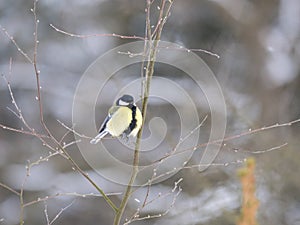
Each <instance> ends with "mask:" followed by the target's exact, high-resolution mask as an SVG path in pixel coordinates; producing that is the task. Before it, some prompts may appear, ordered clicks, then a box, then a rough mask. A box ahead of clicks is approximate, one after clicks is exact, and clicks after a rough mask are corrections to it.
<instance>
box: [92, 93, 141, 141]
mask: <svg viewBox="0 0 300 225" xmlns="http://www.w3.org/2000/svg"><path fill="white" fill-rule="evenodd" d="M142 122H143V117H142V113H141V111H140V110H139V108H138V107H137V106H136V105H135V103H134V99H133V97H132V96H131V95H123V96H122V97H121V98H119V99H118V100H117V101H116V103H115V105H113V106H112V107H111V108H110V109H109V111H108V115H107V117H106V118H105V120H104V122H103V123H102V125H101V127H100V130H99V134H98V135H97V136H96V137H94V138H93V139H92V140H91V141H90V143H91V144H97V143H98V142H99V141H100V140H101V139H102V138H103V137H104V136H105V135H107V134H110V135H111V136H113V137H118V136H121V135H122V136H123V137H127V138H128V137H129V136H132V137H135V136H136V135H137V133H138V131H139V130H140V129H141V126H142Z"/></svg>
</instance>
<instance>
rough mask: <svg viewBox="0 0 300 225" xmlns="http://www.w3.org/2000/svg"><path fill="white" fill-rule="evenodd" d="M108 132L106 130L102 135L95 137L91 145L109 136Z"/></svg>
mask: <svg viewBox="0 0 300 225" xmlns="http://www.w3.org/2000/svg"><path fill="white" fill-rule="evenodd" d="M107 134H108V132H107V131H106V130H104V131H102V132H101V133H99V134H98V135H97V136H96V137H94V138H93V139H92V140H91V141H90V143H91V144H97V143H98V142H99V141H100V140H101V139H102V138H103V137H104V136H105V135H107Z"/></svg>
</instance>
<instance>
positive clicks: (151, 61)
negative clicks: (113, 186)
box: [114, 0, 173, 225]
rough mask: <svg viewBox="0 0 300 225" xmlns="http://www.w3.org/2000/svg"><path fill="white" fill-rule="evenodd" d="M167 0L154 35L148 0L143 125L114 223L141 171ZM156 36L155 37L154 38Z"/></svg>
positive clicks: (119, 217) (164, 1) (117, 222)
mask: <svg viewBox="0 0 300 225" xmlns="http://www.w3.org/2000/svg"><path fill="white" fill-rule="evenodd" d="M166 1H167V0H162V1H161V5H162V6H163V7H161V8H160V10H161V12H160V14H159V18H158V25H157V27H158V28H157V31H156V34H155V35H154V36H153V34H152V35H151V25H150V24H149V23H150V4H151V1H149V0H147V19H146V27H147V29H146V30H147V35H148V38H150V39H149V40H146V42H148V46H149V51H147V52H148V62H147V66H146V81H145V82H146V84H145V86H144V91H143V93H144V94H143V101H142V115H143V124H142V127H141V129H140V131H139V132H138V135H137V140H136V145H135V150H134V156H133V163H132V166H133V168H132V173H131V177H130V180H129V182H128V184H127V187H126V191H125V193H124V195H123V199H122V201H121V204H120V207H119V209H118V211H117V213H116V215H115V219H114V225H119V224H120V221H121V218H122V215H123V214H124V211H125V207H126V205H127V203H128V200H129V197H130V195H131V189H132V187H133V185H134V181H135V179H136V177H137V174H138V172H139V151H140V145H141V138H142V133H143V127H144V122H145V118H146V112H147V105H148V98H149V92H150V86H151V79H152V76H153V72H154V65H155V59H156V53H157V47H158V43H159V41H160V38H161V33H162V30H163V26H164V24H165V22H166V19H167V17H168V16H169V13H170V10H171V6H172V3H173V1H172V0H169V1H168V2H169V5H168V7H167V8H166V9H165V5H166ZM153 37H154V38H153Z"/></svg>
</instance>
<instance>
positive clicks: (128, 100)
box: [116, 95, 134, 106]
mask: <svg viewBox="0 0 300 225" xmlns="http://www.w3.org/2000/svg"><path fill="white" fill-rule="evenodd" d="M133 103H134V99H133V97H132V96H131V95H123V96H122V97H121V98H119V99H118V100H117V101H116V105H117V106H128V105H132V104H133Z"/></svg>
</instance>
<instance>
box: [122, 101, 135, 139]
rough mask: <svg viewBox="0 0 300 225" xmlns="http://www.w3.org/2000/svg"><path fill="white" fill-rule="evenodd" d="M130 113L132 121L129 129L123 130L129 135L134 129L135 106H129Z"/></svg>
mask: <svg viewBox="0 0 300 225" xmlns="http://www.w3.org/2000/svg"><path fill="white" fill-rule="evenodd" d="M129 108H130V109H131V111H132V119H131V122H130V124H129V127H128V128H127V129H126V130H125V132H124V133H125V134H127V135H129V134H130V133H131V131H132V130H133V129H134V128H135V127H136V122H137V121H136V118H135V116H136V106H135V105H131V106H130V107H129Z"/></svg>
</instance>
